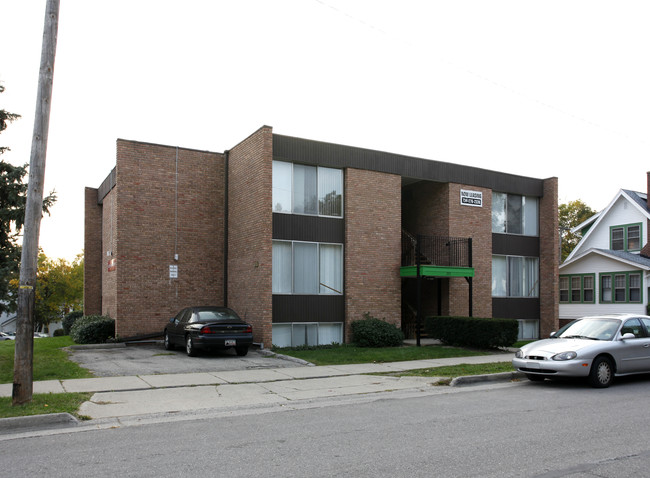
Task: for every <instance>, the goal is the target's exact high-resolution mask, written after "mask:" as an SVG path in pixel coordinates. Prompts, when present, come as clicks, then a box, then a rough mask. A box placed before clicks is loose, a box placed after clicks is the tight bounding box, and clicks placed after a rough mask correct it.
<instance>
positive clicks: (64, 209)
mask: <svg viewBox="0 0 650 478" xmlns="http://www.w3.org/2000/svg"><path fill="white" fill-rule="evenodd" d="M649 14H650V2H647V0H643V1H627V0H626V1H618V2H614V1H607V2H604V1H598V0H588V1H586V0H585V1H582V0H580V1H573V0H561V1H553V0H546V1H534V2H532V1H525V0H512V1H501V0H495V1H493V0H476V1H473V0H467V1H462V0H460V1H459V0H449V1H432V0H423V1H415V0H400V1H381V0H367V1H362V0H278V1H273V0H231V1H219V0H213V1H208V0H182V1H180V0H177V1H170V0H112V1H110V2H105V1H99V0H61V10H60V17H59V35H58V45H57V52H56V63H55V68H54V90H53V91H54V93H53V100H52V113H51V118H50V132H49V144H48V150H47V167H46V182H45V189H46V192H47V191H50V190H52V189H55V190H56V191H57V194H58V197H59V199H58V201H57V203H56V205H55V206H54V208H53V209H52V215H51V217H47V216H46V217H45V218H44V220H43V222H42V226H41V238H40V244H41V247H43V249H44V251H45V253H46V254H47V255H48V256H50V257H53V258H56V257H64V258H67V259H72V258H74V256H75V255H76V254H78V253H80V252H82V249H83V190H84V187H85V186H91V187H98V186H99V185H100V184H101V182H102V181H103V179H104V178H105V177H106V176H107V175H108V173H109V172H110V171H111V169H112V168H113V167H114V165H115V142H116V140H117V139H118V138H123V139H129V140H136V141H144V142H153V143H160V144H166V145H174V146H181V147H187V148H194V149H205V150H210V151H217V152H222V151H224V150H226V149H229V148H232V147H233V146H235V145H236V144H237V143H238V142H239V141H241V140H242V139H244V138H245V137H246V136H248V135H249V134H251V133H252V132H253V131H255V130H256V129H258V128H259V127H260V126H262V125H270V126H272V127H273V130H274V132H275V133H279V134H284V135H289V136H298V137H303V138H307V139H314V140H321V141H328V142H334V143H340V144H346V145H351V146H359V147H364V148H370V149H376V150H381V151H388V152H394V153H400V154H406V155H411V156H416V157H421V158H427V159H435V160H439V161H446V162H451V163H458V164H466V165H471V166H478V167H482V168H487V169H492V170H497V171H503V172H508V173H514V174H519V175H524V176H531V177H536V178H547V177H551V176H557V177H558V178H559V184H560V198H559V199H560V202H567V201H570V200H574V199H581V200H583V201H585V202H586V203H587V204H588V205H589V206H591V207H592V208H593V209H596V210H600V209H602V208H604V207H605V206H607V205H608V204H609V202H610V201H611V199H612V198H613V197H614V195H615V194H616V193H617V192H618V190H619V189H621V188H624V189H634V190H637V191H645V190H646V172H647V171H648V170H650V164H648V157H649V153H650V141H649V137H648V131H650V64H649V62H650V55H649V53H648V47H649V46H650V28H649V27H648V25H649V24H650V15H649ZM44 15H45V0H0V32H1V33H2V44H3V47H2V48H1V49H0V82H2V84H3V85H4V87H5V92H4V93H3V94H1V95H0V108H4V109H6V110H8V111H10V112H13V113H18V114H20V115H22V118H21V119H20V120H19V121H17V122H15V123H14V124H12V125H11V126H9V128H8V129H7V130H6V131H5V132H3V133H2V134H1V135H0V145H2V146H8V147H10V148H11V149H12V151H11V152H10V153H6V154H5V155H3V159H5V160H7V161H10V162H12V163H14V164H24V163H27V162H29V154H30V148H31V136H32V131H33V119H34V109H35V103H36V92H37V84H38V68H39V60H40V53H41V44H42V35H43V19H44Z"/></svg>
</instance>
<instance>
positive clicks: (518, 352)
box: [515, 349, 524, 358]
mask: <svg viewBox="0 0 650 478" xmlns="http://www.w3.org/2000/svg"><path fill="white" fill-rule="evenodd" d="M515 357H517V358H524V353H523V352H522V351H521V349H519V350H517V351H516V352H515Z"/></svg>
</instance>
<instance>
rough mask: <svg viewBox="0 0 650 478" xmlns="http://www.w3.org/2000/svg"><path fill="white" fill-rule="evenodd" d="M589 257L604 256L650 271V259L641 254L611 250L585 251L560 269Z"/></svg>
mask: <svg viewBox="0 0 650 478" xmlns="http://www.w3.org/2000/svg"><path fill="white" fill-rule="evenodd" d="M589 255H600V256H603V257H608V258H610V259H613V260H615V261H619V262H622V263H625V264H627V265H631V266H633V267H637V268H639V269H643V270H646V271H650V258H649V257H644V256H642V255H639V254H633V253H631V252H625V251H613V250H611V249H589V250H587V251H585V252H584V253H583V254H579V255H577V256H575V257H571V258H567V260H566V261H564V262H563V263H562V264H560V269H562V268H564V267H565V266H568V265H569V264H572V263H573V262H576V261H578V260H581V259H584V258H585V257H587V256H589Z"/></svg>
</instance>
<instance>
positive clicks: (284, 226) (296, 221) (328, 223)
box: [273, 213, 345, 244]
mask: <svg viewBox="0 0 650 478" xmlns="http://www.w3.org/2000/svg"><path fill="white" fill-rule="evenodd" d="M273 239H284V240H293V241H311V242H333V243H337V244H342V243H343V242H344V239H345V223H344V221H343V219H335V218H327V217H318V216H297V215H295V214H278V213H275V214H273Z"/></svg>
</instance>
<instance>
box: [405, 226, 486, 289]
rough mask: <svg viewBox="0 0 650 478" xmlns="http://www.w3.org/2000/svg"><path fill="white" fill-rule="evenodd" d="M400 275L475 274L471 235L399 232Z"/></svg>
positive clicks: (451, 275)
mask: <svg viewBox="0 0 650 478" xmlns="http://www.w3.org/2000/svg"><path fill="white" fill-rule="evenodd" d="M400 275H401V276H402V277H405V278H406V277H417V276H418V275H419V276H420V277H474V268H473V267H472V238H471V237H445V236H422V235H417V236H415V235H413V234H410V233H409V232H407V231H402V267H401V270H400Z"/></svg>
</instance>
